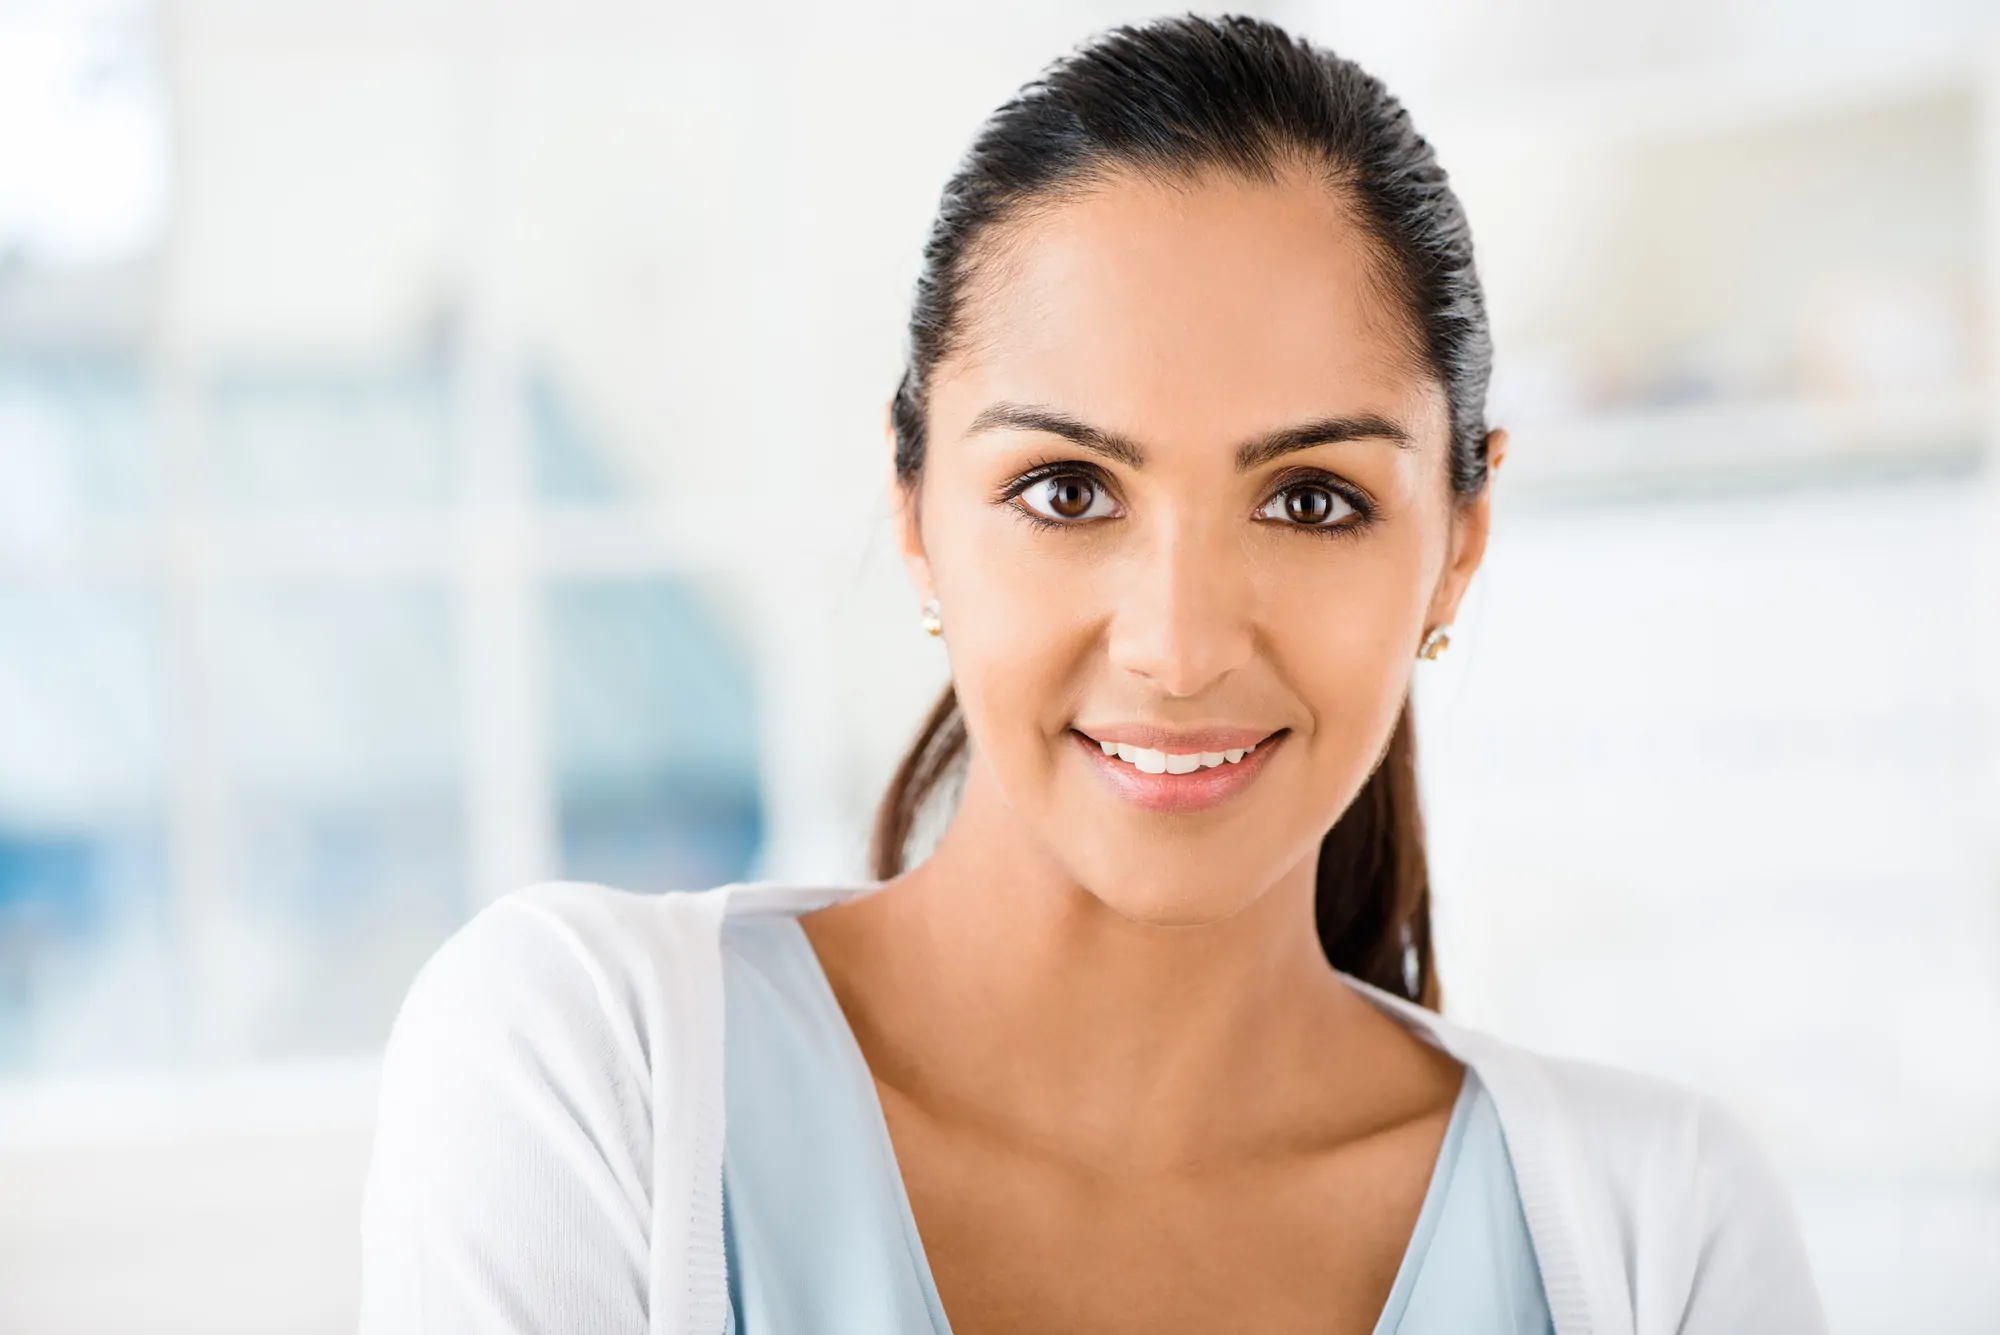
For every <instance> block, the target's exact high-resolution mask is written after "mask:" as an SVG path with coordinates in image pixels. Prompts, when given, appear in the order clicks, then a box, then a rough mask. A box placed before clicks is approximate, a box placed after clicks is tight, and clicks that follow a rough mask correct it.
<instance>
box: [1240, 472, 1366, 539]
mask: <svg viewBox="0 0 2000 1335" xmlns="http://www.w3.org/2000/svg"><path fill="white" fill-rule="evenodd" d="M1302 486H1314V487H1324V488H1325V489H1326V490H1328V491H1330V492H1332V493H1333V494H1334V495H1336V496H1338V497H1340V499H1341V500H1343V501H1345V502H1347V504H1348V506H1349V508H1351V509H1352V510H1353V511H1354V513H1353V514H1351V515H1349V516H1347V517H1346V518H1344V519H1341V520H1338V521H1336V522H1334V523H1331V524H1295V523H1292V522H1290V521H1288V520H1267V521H1266V522H1270V523H1278V524H1281V525H1283V526H1284V527H1286V528H1296V529H1305V530H1307V531H1309V532H1314V533H1342V532H1346V531H1348V530H1350V529H1356V528H1359V527H1361V526H1362V525H1363V524H1366V523H1368V522H1369V521H1370V520H1372V519H1374V518H1375V511H1376V506H1375V500H1374V498H1373V497H1372V496H1370V495H1369V494H1368V493H1367V492H1366V491H1363V490H1362V489H1361V488H1360V487H1357V486H1355V485H1354V484H1353V483H1352V482H1349V481H1348V480H1347V479H1346V478H1343V477H1336V476H1335V475H1334V474H1332V473H1329V472H1327V471H1326V470H1325V469H1323V468H1291V469H1287V470H1286V471H1285V472H1283V473H1281V474H1279V476H1278V477H1277V479H1276V480H1275V481H1273V482H1272V483H1271V485H1270V488H1269V489H1268V490H1267V491H1266V492H1265V493H1264V499H1263V500H1262V501H1260V502H1259V503H1258V505H1257V509H1256V512H1255V513H1257V514H1258V515H1262V513H1263V512H1264V510H1265V509H1266V508H1267V507H1268V506H1269V505H1270V504H1271V503H1272V502H1273V501H1275V500H1277V499H1278V498H1279V497H1280V496H1282V495H1284V494H1285V493H1286V492H1287V491H1290V490H1292V489H1293V488H1296V487H1302Z"/></svg>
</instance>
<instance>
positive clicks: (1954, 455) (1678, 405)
mask: <svg viewBox="0 0 2000 1335" xmlns="http://www.w3.org/2000/svg"><path fill="white" fill-rule="evenodd" d="M1985 57H1986V53H1983V52H1975V51H1959V50H1951V51H1931V52H1926V53H1918V54H1914V55H1904V56H1893V55H1888V56H1884V57H1883V58H1882V59H1880V60H1878V61H1875V62H1873V63H1871V64H1869V65H1866V66H1862V65H1859V64H1853V63H1847V64H1826V63H1820V64H1815V63H1813V62H1811V61H1797V62H1786V63H1782V64H1774V65H1772V66H1769V67H1761V66H1758V67H1752V66H1743V67H1736V68H1730V69H1712V70H1690V71H1686V72H1683V73H1680V74H1659V75H1651V76H1647V77H1645V78H1639V79H1631V80H1625V81H1622V82H1619V83H1616V84H1612V83H1596V84H1593V83H1584V84H1576V85H1570V86H1563V87H1551V88H1545V89H1539V90H1535V91H1534V92H1532V93H1523V94H1518V95H1515V96H1512V97H1510V98H1509V99H1507V100H1506V101H1505V103H1504V104H1500V105H1495V106H1492V107H1487V108H1474V109H1465V110H1463V111H1461V113H1460V114H1458V115H1456V116H1453V115H1446V116H1445V117H1443V118H1442V119H1443V127H1442V128H1443V133H1441V134H1440V135H1439V143H1440V148H1441V152H1443V153H1444V155H1445V157H1446V161H1447V165H1448V166H1449V167H1451V169H1452V170H1453V172H1454V176H1455V178H1456V179H1457V180H1458V181H1459V185H1460V190H1461V193H1462V194H1463V195H1464V197H1465V199H1466V202H1467V207H1468V209H1469V211H1470V213H1471V216H1472V219H1473V223H1474V228H1475V231H1476V233H1477V234H1478V236H1479V240H1480V246H1481V251H1482V269H1483V271H1484V273H1485V274H1486V275H1487V281H1488V296H1489V302H1490V306H1491V310H1492V314H1493V321H1494V336H1495V344H1496V348H1497V354H1496V366H1495V375H1494V384H1493V394H1492V400H1491V411H1492V416H1493V420H1494V421H1495V423H1496V424H1498V425H1503V426H1506V427H1508V428H1509V429H1510V430H1511V431H1512V433H1513V435H1514V437H1515V450H1514V453H1513V455H1512V459H1511V462H1510V465H1509V468H1510V474H1511V479H1512V483H1511V485H1512V488H1513V489H1514V494H1516V495H1522V496H1532V497H1544V498H1546V497H1553V498H1559V499H1562V500H1591V499H1600V498H1603V499H1609V498H1614V497H1621V496H1630V495H1644V494H1650V493H1655V492H1704V491H1717V490H1724V491H1726V490H1734V489H1742V488H1751V489H1768V488H1773V487H1778V488H1782V487H1788V486H1795V485H1805V486H1814V485H1825V484H1837V483H1840V482H1843V481H1849V480H1856V479H1862V478H1880V477H1884V476H1892V475H1898V474H1920V475H1935V474H1938V473H1957V474H1969V473H1972V472H1974V471H1976V470H1978V469H1979V468H1980V467H1981V466H1982V463H1983V461H1984V460H1985V459H1986V458H1988V457H1990V452H1991V448H1992V447H1991V445H1990V443H1989V441H1990V438H1991V425H1992V420H1993V410H1992V407H1991V405H1990V401H1989V386H1988V385H1987V383H1986V379H1987V367H1988V365H1989V362H1990V355H1991V354H1990V350H1989V344H1990V337H1991V335H1990V327H1991V319H1992V312H1990V311H1989V310H1988V305H1989V302H1988V296H1987V294H1988V292H1989V291H1990V290H1991V286H1992V282H1993V275H1994V274H1995V273H1996V271H2000V232H1996V224H1995V223H1994V221H1993V220H1991V219H1990V218H1989V217H1988V216H1987V212H1988V211H1987V208H1986V200H1987V199H1989V198H1991V197H1994V196H1995V191H1996V183H1995V182H1994V180H1993V179H1992V178H1993V176H1994V173H1995V170H1996V161H1997V160H2000V159H1996V157H1995V149H1994V147H1993V145H1992V143H1991V139H1990V136H1989V134H1988V133H1987V131H1986V129H1985V126H1986V125H1987V123H1988V121H1989V119H1990V118H1991V117H1992V115H1993V112H1992V110H1991V108H1992V105H1993V97H1994V93H1995V91H1996V83H1995V77H1994V74H1993V69H1992V62H1991V61H1989V60H1988V59H1986V58H1985ZM1461 164H1462V165H1461Z"/></svg>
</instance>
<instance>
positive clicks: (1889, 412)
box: [1506, 390, 1987, 503]
mask: <svg viewBox="0 0 2000 1335" xmlns="http://www.w3.org/2000/svg"><path fill="white" fill-rule="evenodd" d="M1986 413H1987V409H1986V399H1985V396H1984V395H1982V394H1980V393H1978V392H1977V391H1974V390H1957V391H1950V392H1943V393H1938V394H1929V395H1913V396H1910V397H1908V398H1880V399H1871V400H1864V401H1859V402H1852V403H1837V402H1828V401H1824V400H1817V399H1810V398H1792V399H1768V400H1751V401H1732V402H1706V403H1694V404H1688V405H1683V406H1678V407H1663V408H1644V409H1629V410H1625V411H1619V412H1606V413H1601V414H1597V415H1594V416H1590V417H1585V418H1580V419H1576V420H1573V421H1567V422H1547V423H1541V424H1531V425H1528V426H1525V427H1520V428H1517V429H1516V430H1515V432H1514V435H1515V437H1516V439H1515V444H1514V452H1513V455H1512V459H1511V460H1510V462H1509V465H1508V469H1507V482H1506V486H1507V494H1508V495H1509V496H1511V497H1517V498H1524V499H1528V500H1530V501H1534V502H1543V501H1549V502H1563V503H1567V502H1579V503H1583V502H1591V501H1598V500H1615V499H1618V498H1620V497H1626V496H1646V495H1668V494H1699V493H1704V492H1714V491H1736V490H1770V489H1783V488H1789V487H1793V486H1797V485H1799V484H1800V483H1801V481H1802V480H1806V481H1810V482H1813V483H1818V484H1825V485H1838V484H1842V483H1849V482H1866V481H1870V480H1880V479H1891V478H1899V477H1907V476H1967V475H1971V474H1973V473H1975V472H1977V471H1978V469H1979V468H1980V466H1981V464H1982V462H1983V460H1984V457H1985V452H1986V435H1985V433H1986V429H1987V416H1986Z"/></svg>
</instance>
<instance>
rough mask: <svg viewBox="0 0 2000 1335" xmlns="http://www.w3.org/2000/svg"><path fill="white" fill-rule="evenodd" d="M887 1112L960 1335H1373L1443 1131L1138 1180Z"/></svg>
mask: <svg viewBox="0 0 2000 1335" xmlns="http://www.w3.org/2000/svg"><path fill="white" fill-rule="evenodd" d="M885 1112H886V1114H887V1119H888V1123H889V1127H890V1130H891V1132H892V1135H893V1137H894V1140H895V1143H896V1150H897V1159H898V1162H899V1164H900V1165H901V1168H902V1174H903V1180H904V1183H905V1185H906V1188H907V1191H908V1195H909V1202H910V1207H911V1211H912V1214H913V1216H914V1219H915V1222H916V1226H917V1229H918V1231H919V1233H920V1235H921V1237H922V1240H923V1246H924V1251H925V1254H926V1256H927V1257H928V1260H929V1265H930V1269H931V1273H932V1275H933V1276H934V1278H935V1282H936V1286H937V1292H938V1294H939V1296H940V1298H941V1299H942V1302H943V1305H944V1308H945V1310H946V1311H947V1312H949V1313H950V1320H951V1327H952V1330H953V1332H955V1335H999V1333H1000V1332H1014V1331H1040V1330H1089V1331H1093V1332H1120V1331H1132V1332H1140V1331H1144V1332H1148V1335H1173V1333H1174V1332H1181V1331H1186V1332H1212V1331H1217V1330H1257V1331H1260V1332H1273V1333H1277V1332H1301V1333H1302V1335H1303V1333H1304V1332H1313V1333H1314V1335H1343V1333H1351V1335H1369V1332H1371V1331H1373V1330H1375V1329H1376V1326H1377V1322H1378V1320H1379V1318H1380V1317H1381V1314H1382V1312H1383V1309H1384V1307H1385V1305H1386V1304H1387V1302H1388V1300H1389V1297H1390V1294H1391V1291H1392V1289H1393V1287H1394V1285H1395V1283H1396V1279H1397V1275H1398V1271H1399V1269H1400V1268H1401V1265H1402V1262H1403V1259H1404V1257H1405V1255H1406V1253H1407V1252H1408V1249H1409V1244H1410V1240H1411V1236H1412V1233H1413V1230H1414V1229H1415V1226H1416V1224H1417V1220H1418V1217H1419V1215H1420V1213H1421V1211H1422V1208H1423V1204H1424V1199H1425V1196H1426V1192H1427V1189H1428V1186H1429V1183H1430V1181H1431V1177H1432V1169H1433V1166H1434V1164H1435V1163H1436V1159H1437V1153H1438V1149H1439V1144H1440V1140H1441V1138H1442V1136H1443V1134H1444V1131H1445V1119H1444V1118H1443V1117H1442V1116H1440V1117H1438V1118H1436V1119H1434V1120H1427V1121H1425V1122H1420V1123H1414V1124H1411V1125H1409V1126H1406V1127H1402V1128H1398V1129H1397V1130H1396V1131H1395V1132H1393V1133H1385V1134H1384V1135H1382V1136H1379V1137H1375V1138H1372V1139H1371V1140H1370V1141H1369V1142H1366V1143H1364V1144H1361V1145H1357V1146H1351V1147H1347V1148H1344V1149H1342V1150H1340V1151H1336V1152H1329V1153H1324V1154H1316V1155H1308V1156H1285V1157H1283V1158H1274V1159H1272V1160H1271V1161H1269V1162H1264V1163H1258V1162H1251V1163H1234V1164H1230V1165H1227V1166H1216V1167H1213V1168H1210V1169H1208V1170H1206V1171H1175V1172H1141V1171H1130V1170H1120V1169H1118V1168H1114V1167H1110V1166H1102V1167H1095V1166H1092V1165H1088V1164H1085V1165H1065V1164H1057V1163H1053V1162H1050V1161H1049V1160H1047V1159H1044V1158H1040V1157H1037V1156H1033V1155H1026V1154H1019V1153H1009V1152H1008V1151H1007V1150H1006V1149H1004V1148H1003V1147H998V1146H994V1145H991V1144H986V1143H982V1142H981V1141H980V1140H979V1139H978V1138H977V1137H974V1136H969V1135H964V1134H954V1133H953V1132H951V1131H949V1130H947V1129H944V1128H941V1127H938V1126H936V1125H935V1124H932V1123H929V1122H926V1121H925V1120H924V1119H923V1118H922V1117H921V1116H920V1115H918V1114H916V1113H914V1112H912V1111H909V1110H899V1109H898V1108H897V1105H896V1103H895V1101H894V1099H893V1096H891V1097H888V1098H885Z"/></svg>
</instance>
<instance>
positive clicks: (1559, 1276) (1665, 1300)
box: [1356, 984, 1825, 1335]
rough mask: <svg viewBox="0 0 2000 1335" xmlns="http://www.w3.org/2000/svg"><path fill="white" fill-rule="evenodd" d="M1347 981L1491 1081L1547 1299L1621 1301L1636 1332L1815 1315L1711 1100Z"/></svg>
mask: <svg viewBox="0 0 2000 1335" xmlns="http://www.w3.org/2000/svg"><path fill="white" fill-rule="evenodd" d="M1356 987H1357V990H1359V991H1361V992H1362V993H1363V995H1365V996H1368V997H1369V998H1370V999H1371V1000H1373V1001H1374V1002H1375V1003H1376V1005H1378V1006H1380V1007H1381V1008H1382V1009H1383V1010H1385V1011H1387V1012H1389V1013H1390V1014H1392V1015H1394V1016H1396V1017H1397V1018H1399V1019H1401V1020H1402V1021H1403V1023H1404V1024H1406V1025H1407V1026H1409V1028H1410V1029H1411V1030H1413V1031H1414V1032H1416V1033H1418V1034H1419V1035H1421V1036H1423V1037H1426V1038H1428V1039H1429V1040H1430V1041H1431V1042H1434V1043H1436V1044H1437V1045H1438V1046H1439V1047H1441V1048H1443V1049H1444V1050H1445V1051H1447V1052H1449V1053H1450V1054H1451V1055H1452V1056H1454V1057H1456V1058H1458V1059H1459V1060H1460V1061H1462V1062H1464V1063H1465V1064H1466V1065H1467V1066H1468V1067H1470V1068H1471V1069H1472V1070H1473V1072H1474V1073H1475V1074H1476V1075H1477V1076H1478V1078H1479V1080H1480V1082H1481V1083H1482V1084H1483V1085H1484V1086H1485V1087H1486V1091H1487V1094H1488V1096H1489V1097H1490V1099H1491V1100H1492V1103H1493V1107H1494V1111H1495V1113H1496V1114H1497V1115H1498V1117H1499V1120H1500V1126H1501V1134H1502V1136H1503V1138H1504V1139H1505V1141H1506V1143H1507V1150H1508V1154H1509V1155H1510V1157H1511V1158H1512V1160H1513V1163H1514V1169H1515V1179H1516V1184H1517V1186H1518V1188H1519V1191H1520V1196H1521V1203H1522V1207H1523V1209H1524V1210H1525V1212H1526V1213H1527V1216H1528V1221H1529V1225H1530V1228H1531V1230H1532V1232H1533V1234H1534V1237H1535V1249H1536V1253H1537V1258H1538V1260H1540V1262H1541V1263H1542V1269H1543V1279H1544V1282H1545V1283H1546V1285H1547V1287H1548V1290H1549V1294H1550V1299H1551V1302H1552V1303H1554V1304H1556V1305H1558V1306H1566V1305H1567V1306H1571V1307H1572V1308H1574V1309H1580V1310H1582V1311H1585V1312H1593V1311H1598V1312H1605V1313H1609V1312H1613V1311H1624V1312H1627V1313H1629V1314H1631V1315H1630V1317H1627V1318H1625V1319H1623V1320H1621V1322H1620V1324H1624V1323H1625V1321H1630V1320H1631V1318H1633V1317H1636V1318H1637V1319H1636V1322H1633V1325H1634V1327H1635V1328H1636V1330H1637V1331H1639V1332H1640V1333H1641V1335H1647V1333H1649V1332H1655V1331H1658V1332H1675V1333H1676V1335H1721V1333H1722V1332H1733V1331H1739V1330H1757V1331H1768V1332H1781V1333H1782V1335H1795V1333H1796V1335H1819V1333H1820V1332H1823V1331H1824V1330H1825V1319H1824V1317H1823V1316H1822V1315H1821V1312H1820V1307H1819V1299H1818V1296H1817V1291H1816V1288H1815V1286H1814V1283H1813V1279H1812V1273H1811V1269H1810V1266H1809V1265H1808V1263H1807V1260H1806V1254H1805V1247H1804V1244H1803V1242H1802V1240H1801V1237H1800V1233H1799V1227H1798V1221H1797V1218H1796V1216H1795V1214H1794V1212H1793V1209H1792V1205H1791V1200H1790V1197H1789V1195H1788V1194H1787V1192H1786V1190H1785V1188H1784V1186H1783V1184H1782V1182H1781V1181H1780V1179H1779V1176H1778V1173H1777V1172H1776V1170H1775V1168H1774V1167H1773V1166H1772V1164H1771V1161H1770V1159H1769V1158H1768V1156H1767V1155H1766V1154H1765V1151H1764V1149H1763V1147H1762V1145H1761V1144H1760V1143H1759V1142H1758V1139H1757V1138H1756V1136H1754V1135H1753V1134H1752V1133H1751V1131H1750V1130H1749V1128H1748V1127H1746V1126H1745V1124H1744V1123H1743V1121H1742V1120H1741V1119H1740V1118H1739V1117H1737V1116H1736V1114H1735V1113H1733V1112H1732V1111H1730V1110H1729V1109H1728V1108H1727V1107H1725V1106H1724V1105H1723V1104H1722V1103H1721V1102H1720V1101H1719V1100H1717V1099H1714V1098H1712V1097H1709V1096H1707V1095H1704V1094H1700V1093H1697V1092H1695V1091H1694V1090H1691V1089H1688V1088H1685V1087H1683V1086H1681V1085H1678V1084H1675V1083H1673V1082H1672V1081H1668V1080H1662V1079H1659V1078H1658V1077H1655V1076H1650V1075H1643V1074H1640V1073H1638V1072H1635V1071H1627V1070H1620V1069H1618V1068H1615V1067H1611V1066H1604V1065H1600V1064H1598V1063H1595V1062H1588V1061H1576V1060H1571V1059H1567V1058H1560V1057H1549V1056H1544V1055H1542V1054H1540V1053H1536V1052H1533V1051H1530V1050H1529V1049H1526V1048H1522V1047H1518V1046H1516V1045H1514V1044H1511V1043H1508V1042H1505V1041H1503V1040H1501V1039H1498V1038H1495V1037H1493V1036H1492V1035H1490V1034H1485V1033H1482V1032H1480V1031H1478V1030H1475V1029H1471V1028H1468V1027H1466V1026H1464V1025H1461V1024H1458V1023H1457V1022H1456V1021H1453V1020H1448V1019H1446V1018H1444V1017H1443V1016H1440V1015H1438V1014H1436V1013H1434V1012H1431V1011H1427V1010H1423V1009H1421V1008H1419V1007H1417V1006H1414V1005H1412V1004H1410V1003H1409V1002H1407V1001H1403V1000H1401V999H1400V998H1396V997H1392V996H1389V995H1387V994H1385V993H1382V992H1380V991H1378V990H1377V989H1374V988H1370V987H1368V986H1367V985H1366V984H1356ZM1582 1319H1584V1320H1585V1321H1586V1323H1587V1322H1588V1318H1587V1317H1586V1318H1582Z"/></svg>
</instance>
